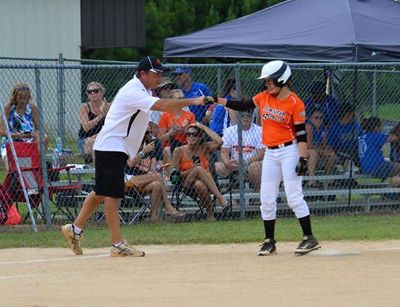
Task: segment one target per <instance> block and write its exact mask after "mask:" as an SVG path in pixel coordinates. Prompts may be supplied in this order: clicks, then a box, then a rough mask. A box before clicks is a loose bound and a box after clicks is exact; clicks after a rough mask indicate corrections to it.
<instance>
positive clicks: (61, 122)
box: [57, 53, 65, 144]
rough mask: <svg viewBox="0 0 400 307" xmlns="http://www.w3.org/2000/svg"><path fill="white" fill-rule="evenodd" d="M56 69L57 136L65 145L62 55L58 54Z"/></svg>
mask: <svg viewBox="0 0 400 307" xmlns="http://www.w3.org/2000/svg"><path fill="white" fill-rule="evenodd" d="M58 64H59V68H58V69H57V101H58V105H57V108H58V110H57V111H58V112H57V114H58V130H57V131H58V136H60V137H61V140H62V142H63V144H65V76H64V58H63V55H62V53H59V54H58Z"/></svg>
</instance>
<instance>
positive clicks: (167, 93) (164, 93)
mask: <svg viewBox="0 0 400 307" xmlns="http://www.w3.org/2000/svg"><path fill="white" fill-rule="evenodd" d="M176 89H178V86H177V85H176V84H175V83H174V82H172V80H171V78H168V77H163V78H162V79H161V83H160V85H159V86H158V88H157V90H156V91H155V93H156V95H157V96H158V97H160V98H171V91H172V90H176ZM161 115H162V112H161V111H155V110H151V112H150V125H151V126H152V127H151V128H152V132H153V134H154V136H156V137H159V136H160V135H159V130H158V129H159V127H158V124H159V122H160V118H161Z"/></svg>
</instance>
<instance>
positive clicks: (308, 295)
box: [0, 241, 400, 307]
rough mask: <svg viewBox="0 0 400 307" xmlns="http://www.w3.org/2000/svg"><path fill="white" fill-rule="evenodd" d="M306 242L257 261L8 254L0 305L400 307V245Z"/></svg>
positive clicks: (150, 251)
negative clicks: (304, 249)
mask: <svg viewBox="0 0 400 307" xmlns="http://www.w3.org/2000/svg"><path fill="white" fill-rule="evenodd" d="M296 245H297V242H285V243H280V242H278V245H277V248H278V254H277V255H274V256H268V257H258V256H257V254H256V251H257V249H258V246H257V244H254V243H252V244H223V245H147V246H138V248H139V249H141V250H144V251H145V252H146V253H147V254H146V257H144V258H111V257H109V256H108V252H109V249H108V248H102V249H85V248H84V255H83V256H74V255H73V254H72V252H71V250H69V249H67V248H65V249H62V248H43V249H39V248H20V249H3V250H0V306H7V307H8V306H35V307H41V306H96V307H99V306H108V307H111V306H189V307H194V306H335V307H337V306H340V307H344V306H374V307H375V306H385V307H386V306H400V292H399V289H400V241H379V242H371V241H368V242H348V241H346V242H321V245H322V249H320V250H318V251H316V252H313V253H312V254H309V255H306V256H294V255H293V249H294V248H295V247H296Z"/></svg>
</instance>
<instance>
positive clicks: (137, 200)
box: [96, 188, 150, 225]
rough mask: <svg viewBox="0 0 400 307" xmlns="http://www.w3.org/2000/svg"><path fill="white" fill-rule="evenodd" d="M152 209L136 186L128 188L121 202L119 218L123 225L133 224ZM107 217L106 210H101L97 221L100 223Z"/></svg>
mask: <svg viewBox="0 0 400 307" xmlns="http://www.w3.org/2000/svg"><path fill="white" fill-rule="evenodd" d="M146 211H150V203H149V201H147V200H146V199H144V195H143V194H142V193H140V192H139V191H137V190H135V189H134V188H127V189H126V193H125V198H124V199H122V200H121V201H120V203H119V212H118V214H119V219H120V222H121V223H122V224H123V225H132V224H135V223H138V222H140V221H141V220H143V218H144V217H145V213H146ZM104 218H105V213H104V212H99V214H98V216H97V218H96V222H97V223H100V222H101V221H102V220H103V219H104Z"/></svg>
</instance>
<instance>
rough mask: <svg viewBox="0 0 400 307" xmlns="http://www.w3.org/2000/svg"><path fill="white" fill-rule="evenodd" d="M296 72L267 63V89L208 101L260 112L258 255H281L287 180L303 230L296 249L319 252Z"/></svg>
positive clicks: (264, 74) (263, 73)
mask: <svg viewBox="0 0 400 307" xmlns="http://www.w3.org/2000/svg"><path fill="white" fill-rule="evenodd" d="M290 76H291V69H290V67H289V65H288V64H286V63H285V62H283V61H271V62H268V63H267V64H265V65H264V66H263V68H262V70H261V76H260V77H259V78H258V79H263V80H265V88H266V90H265V91H263V92H261V93H259V94H257V95H256V96H254V97H253V98H252V99H248V100H242V101H239V100H227V99H224V98H217V97H207V100H208V103H210V102H218V103H219V104H222V105H224V106H226V107H228V108H231V109H233V110H237V111H245V110H249V109H252V108H255V107H258V109H259V110H260V116H261V127H262V142H263V144H264V145H265V148H266V150H265V155H264V160H263V167H262V175H261V191H260V199H261V206H260V209H261V216H262V219H263V221H264V230H265V240H264V242H263V243H262V245H261V248H260V250H259V251H258V255H259V256H266V255H271V254H275V253H276V246H275V244H276V241H275V219H276V210H277V202H276V199H277V197H278V193H279V185H280V182H281V181H282V178H283V183H284V186H285V192H286V198H287V201H288V205H289V206H290V207H291V209H292V210H293V211H294V213H295V215H296V217H297V218H298V220H299V222H300V225H301V228H302V230H303V240H302V241H301V242H300V244H299V245H298V247H297V248H296V249H295V254H296V255H304V254H307V253H309V252H311V251H313V250H315V249H318V248H320V245H319V243H318V240H317V239H316V238H315V237H314V236H313V233H312V229H311V219H310V211H309V209H308V205H307V203H306V202H305V200H304V195H303V191H302V176H303V175H305V173H306V171H307V133H306V127H305V120H306V115H305V106H304V103H303V101H302V100H301V99H300V98H299V97H298V96H297V95H296V94H295V93H294V92H293V90H292V87H291V85H290V84H289V82H288V81H289V78H290Z"/></svg>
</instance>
